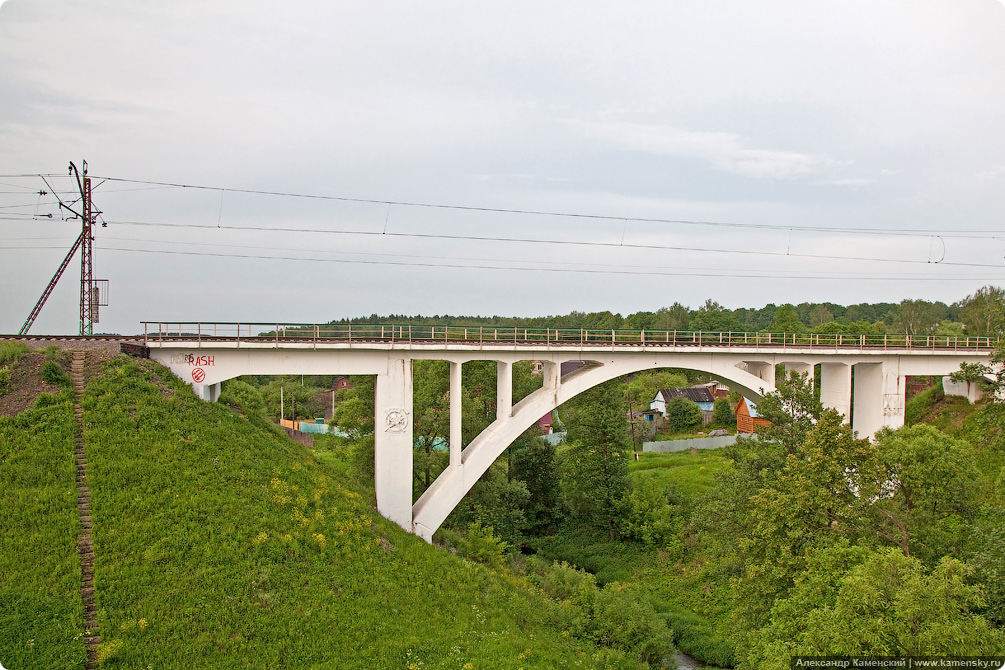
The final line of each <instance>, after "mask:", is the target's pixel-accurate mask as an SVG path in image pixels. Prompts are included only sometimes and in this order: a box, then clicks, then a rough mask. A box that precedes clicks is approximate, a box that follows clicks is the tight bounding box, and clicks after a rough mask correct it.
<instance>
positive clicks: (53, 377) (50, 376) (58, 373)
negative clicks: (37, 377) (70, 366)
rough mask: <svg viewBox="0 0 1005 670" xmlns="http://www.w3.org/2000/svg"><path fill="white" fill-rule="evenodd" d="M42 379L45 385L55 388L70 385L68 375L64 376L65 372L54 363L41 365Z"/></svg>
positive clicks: (49, 362) (48, 362)
mask: <svg viewBox="0 0 1005 670" xmlns="http://www.w3.org/2000/svg"><path fill="white" fill-rule="evenodd" d="M42 379H43V380H44V381H45V382H46V383H47V384H55V385H56V386H69V385H70V384H71V383H72V382H71V380H70V375H68V374H66V370H64V369H63V368H62V366H61V365H60V364H59V363H57V362H56V361H46V362H45V363H43V364H42Z"/></svg>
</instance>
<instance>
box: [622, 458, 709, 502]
mask: <svg viewBox="0 0 1005 670" xmlns="http://www.w3.org/2000/svg"><path fill="white" fill-rule="evenodd" d="M726 465H727V461H726V458H725V456H723V455H722V452H721V451H719V450H717V449H698V450H696V451H695V453H693V454H692V453H691V452H690V451H676V452H672V453H666V454H661V453H644V454H640V455H639V460H637V461H629V464H628V468H629V471H630V472H631V473H632V476H633V477H655V478H657V479H659V480H660V481H663V482H666V483H672V484H673V485H674V486H676V487H677V490H678V491H680V493H681V495H682V496H683V497H684V499H685V501H690V500H694V498H695V497H696V496H698V495H700V494H701V493H703V492H705V491H707V490H709V489H710V488H712V487H713V486H715V478H716V476H717V475H718V474H719V473H720V472H722V470H723V468H725V467H726Z"/></svg>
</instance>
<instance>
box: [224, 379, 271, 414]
mask: <svg viewBox="0 0 1005 670" xmlns="http://www.w3.org/2000/svg"><path fill="white" fill-rule="evenodd" d="M220 402H222V403H225V404H227V405H230V406H231V407H237V408H238V409H240V410H241V411H243V412H245V413H248V412H260V411H262V410H263V409H264V408H265V399H264V398H263V397H262V394H261V392H260V391H259V390H258V389H256V388H255V387H254V386H252V385H251V384H249V383H248V382H244V381H241V380H240V379H231V380H229V381H227V382H224V384H223V391H222V392H221V393H220Z"/></svg>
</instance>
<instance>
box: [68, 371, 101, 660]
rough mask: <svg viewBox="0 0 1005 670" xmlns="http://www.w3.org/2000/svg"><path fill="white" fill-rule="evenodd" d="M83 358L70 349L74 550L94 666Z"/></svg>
mask: <svg viewBox="0 0 1005 670" xmlns="http://www.w3.org/2000/svg"><path fill="white" fill-rule="evenodd" d="M84 357H85V353H84V352H83V351H74V352H73V363H72V364H71V367H70V372H71V375H72V377H73V388H74V390H75V391H76V395H77V400H76V403H75V404H74V406H73V413H74V414H75V415H76V417H77V426H78V428H79V430H78V431H77V434H76V437H75V454H76V463H77V513H78V514H79V516H80V535H79V536H78V537H77V552H78V553H79V554H80V571H81V573H82V575H83V580H82V581H83V583H82V584H81V587H80V599H81V600H82V601H83V603H84V643H85V644H86V645H87V668H88V670H92V669H93V668H97V653H98V644H99V643H100V642H101V637H100V636H99V634H98V606H97V604H96V603H95V602H94V538H93V536H92V535H91V489H90V488H88V486H87V457H86V456H85V455H84V410H83V408H81V406H80V397H81V396H82V395H83V393H84Z"/></svg>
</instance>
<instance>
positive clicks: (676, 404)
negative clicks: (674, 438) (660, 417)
mask: <svg viewBox="0 0 1005 670" xmlns="http://www.w3.org/2000/svg"><path fill="white" fill-rule="evenodd" d="M667 420H668V421H669V422H670V430H672V431H673V432H675V433H683V432H685V431H687V430H690V429H692V428H695V427H697V426H700V425H701V408H700V407H698V405H697V404H695V403H694V402H692V401H690V400H688V399H687V398H683V397H681V396H677V397H676V398H674V399H673V400H671V401H670V402H668V403H667Z"/></svg>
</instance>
